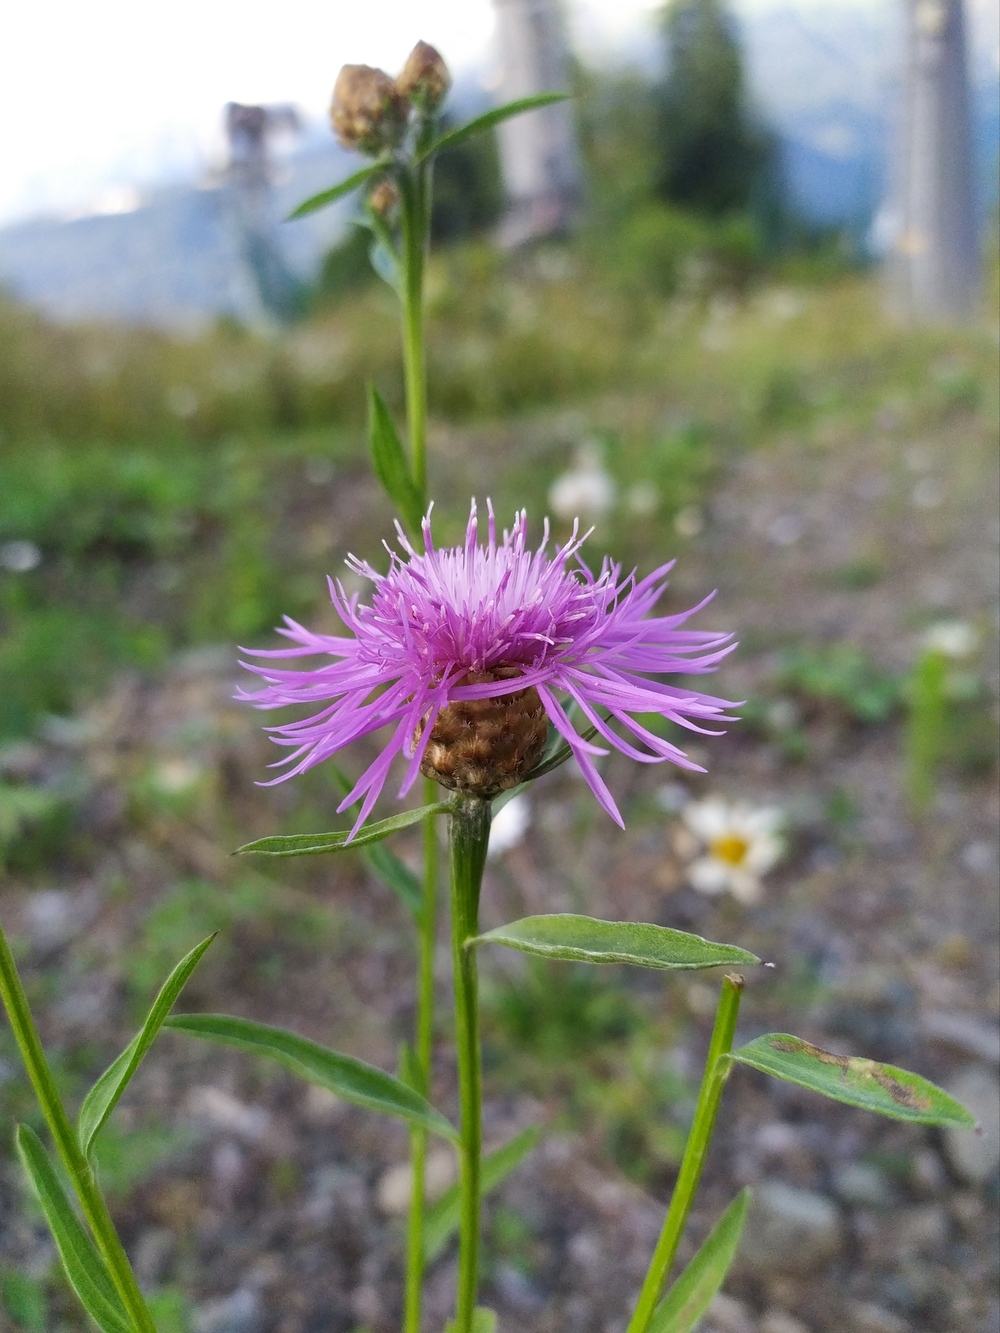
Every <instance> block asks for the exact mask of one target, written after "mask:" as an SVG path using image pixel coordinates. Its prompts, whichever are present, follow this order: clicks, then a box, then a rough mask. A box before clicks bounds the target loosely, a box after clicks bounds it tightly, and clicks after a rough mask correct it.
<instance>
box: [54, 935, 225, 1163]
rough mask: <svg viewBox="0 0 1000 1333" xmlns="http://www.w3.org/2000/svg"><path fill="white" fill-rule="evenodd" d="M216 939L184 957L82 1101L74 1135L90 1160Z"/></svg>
mask: <svg viewBox="0 0 1000 1333" xmlns="http://www.w3.org/2000/svg"><path fill="white" fill-rule="evenodd" d="M214 939H215V935H209V937H208V939H206V940H202V942H201V943H200V944H199V945H197V947H196V948H194V949H192V950H191V952H190V953H189V954H187V955H186V957H184V958H182V959H181V961H180V962H179V963H178V964H177V966H176V967H175V968H174V970H173V971H172V972H171V973H170V976H169V977H167V979H166V981H165V982H164V984H163V987H162V989H161V991H160V993H159V995H157V997H156V1000H155V1002H154V1004H153V1007H152V1009H150V1011H149V1013H148V1014H147V1015H146V1021H145V1023H143V1025H142V1027H141V1028H140V1030H139V1031H138V1032H137V1033H136V1035H135V1036H134V1037H133V1038H132V1040H131V1041H130V1042H129V1044H128V1045H127V1046H126V1047H125V1049H124V1051H122V1053H121V1055H119V1057H118V1059H117V1060H115V1062H114V1064H112V1065H110V1066H109V1067H108V1068H107V1069H106V1070H105V1071H104V1073H103V1074H102V1075H101V1077H100V1078H99V1079H98V1080H97V1082H96V1083H95V1084H94V1086H93V1087H92V1088H91V1089H90V1091H89V1092H88V1093H87V1095H86V1097H85V1098H84V1099H83V1105H82V1106H81V1107H80V1115H79V1117H78V1119H77V1133H78V1135H79V1138H80V1147H81V1148H82V1149H83V1151H84V1153H85V1154H86V1156H87V1157H88V1158H89V1157H90V1155H91V1151H92V1149H93V1145H94V1140H95V1139H96V1137H97V1135H98V1134H99V1133H100V1131H101V1129H102V1128H103V1126H104V1123H105V1121H106V1120H107V1118H108V1116H109V1115H110V1114H111V1112H112V1111H113V1110H114V1109H115V1106H116V1105H117V1103H118V1099H119V1097H120V1096H121V1095H122V1093H123V1092H124V1091H125V1089H126V1088H127V1087H128V1083H129V1080H130V1079H131V1077H132V1075H133V1074H134V1073H135V1071H136V1070H137V1069H138V1068H139V1065H140V1064H141V1063H142V1059H143V1056H144V1055H145V1054H146V1052H147V1051H148V1050H149V1048H150V1046H152V1044H153V1040H154V1038H155V1037H156V1034H157V1033H158V1032H159V1030H160V1028H161V1026H162V1025H163V1020H164V1019H165V1018H166V1016H167V1014H169V1013H170V1010H171V1009H172V1008H173V1007H174V1005H175V1004H176V1002H177V997H178V996H179V995H180V993H181V991H182V990H183V989H184V987H185V985H186V984H187V980H188V978H189V977H190V975H191V973H192V972H193V971H194V970H195V968H196V967H197V966H198V963H199V962H200V961H201V956H202V954H203V953H204V952H205V950H206V949H207V948H208V946H209V945H210V944H211V943H212V941H213V940H214Z"/></svg>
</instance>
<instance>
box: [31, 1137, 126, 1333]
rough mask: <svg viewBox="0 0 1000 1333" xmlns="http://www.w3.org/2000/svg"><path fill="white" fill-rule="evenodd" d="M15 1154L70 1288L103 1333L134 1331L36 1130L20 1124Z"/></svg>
mask: <svg viewBox="0 0 1000 1333" xmlns="http://www.w3.org/2000/svg"><path fill="white" fill-rule="evenodd" d="M16 1143H17V1152H18V1156H19V1157H20V1159H21V1165H22V1166H23V1167H24V1170H25V1174H26V1175H27V1177H28V1179H29V1180H30V1181H31V1187H32V1189H33V1190H34V1192H35V1194H36V1196H37V1198H38V1202H39V1203H40V1204H41V1207H42V1212H43V1213H44V1214H45V1220H46V1222H48V1224H49V1230H50V1231H51V1232H52V1239H53V1240H54V1241H55V1243H56V1249H57V1250H58V1251H59V1258H60V1259H61V1260H62V1265H63V1268H64V1269H65V1270H66V1276H67V1278H68V1279H69V1284H70V1286H71V1287H72V1288H73V1290H74V1291H75V1292H76V1294H77V1296H78V1297H79V1299H80V1304H81V1305H82V1306H83V1308H84V1309H85V1310H86V1311H87V1313H88V1314H89V1315H90V1317H91V1319H93V1321H94V1323H95V1324H97V1326H98V1328H100V1329H102V1330H103V1333H132V1323H131V1320H130V1319H129V1318H128V1316H127V1315H126V1313H125V1311H124V1309H123V1308H122V1304H121V1301H120V1300H119V1298H118V1293H117V1292H116V1291H115V1288H114V1283H113V1282H112V1281H111V1277H110V1274H109V1273H108V1270H107V1268H106V1267H105V1265H104V1260H103V1259H102V1258H101V1256H100V1254H99V1253H98V1251H97V1246H96V1245H95V1244H94V1242H93V1241H92V1240H91V1238H90V1236H89V1235H88V1234H87V1232H86V1231H85V1230H84V1228H83V1224H82V1223H81V1222H80V1220H79V1218H78V1217H77V1215H76V1213H75V1212H74V1211H73V1208H72V1205H71V1204H70V1201H69V1199H68V1198H67V1197H66V1191H65V1190H64V1189H63V1187H62V1182H61V1181H60V1179H59V1176H58V1175H57V1174H56V1169H55V1167H54V1166H53V1165H52V1160H51V1158H50V1157H49V1155H48V1153H47V1152H46V1151H45V1149H44V1147H43V1146H42V1143H41V1140H40V1139H39V1137H38V1135H37V1134H36V1133H35V1132H34V1130H32V1129H30V1128H29V1127H28V1126H27V1125H18V1127H17V1135H16Z"/></svg>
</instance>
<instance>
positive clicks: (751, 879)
mask: <svg viewBox="0 0 1000 1333" xmlns="http://www.w3.org/2000/svg"><path fill="white" fill-rule="evenodd" d="M681 818H682V819H683V820H684V823H685V824H686V825H687V827H688V828H689V829H690V830H691V832H692V833H693V834H694V835H695V837H696V838H697V839H698V840H699V842H700V843H701V844H702V845H703V847H704V848H705V851H704V853H703V855H701V856H699V857H697V859H695V860H694V861H692V862H691V864H690V865H689V866H688V872H687V873H688V879H689V880H690V882H691V885H692V887H693V888H695V889H697V890H698V892H699V893H710V894H717V893H724V892H725V891H726V890H728V891H729V892H730V893H731V894H732V895H733V897H734V898H738V899H739V901H740V902H741V903H755V902H757V901H758V900H759V899H760V894H761V884H760V882H761V879H762V878H763V876H764V875H766V874H767V872H768V871H769V870H771V869H772V868H773V867H774V866H775V865H777V863H778V861H780V859H781V857H782V854H783V853H784V850H785V844H784V840H783V839H782V837H781V836H780V829H781V826H782V824H783V823H784V816H783V814H782V812H781V811H780V810H779V809H777V808H776V807H775V806H757V807H755V806H752V805H748V804H746V803H745V802H743V801H735V802H731V801H724V800H723V799H722V798H721V797H718V796H711V797H709V798H708V799H707V800H704V801H692V802H690V804H688V805H686V806H685V807H684V810H683V811H682V814H681Z"/></svg>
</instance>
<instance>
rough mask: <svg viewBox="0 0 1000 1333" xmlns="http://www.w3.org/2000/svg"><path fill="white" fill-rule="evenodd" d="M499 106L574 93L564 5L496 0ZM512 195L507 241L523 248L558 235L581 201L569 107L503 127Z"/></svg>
mask: <svg viewBox="0 0 1000 1333" xmlns="http://www.w3.org/2000/svg"><path fill="white" fill-rule="evenodd" d="M494 5H495V8H496V13H497V36H498V41H499V47H500V60H501V81H500V91H499V96H500V102H501V104H502V103H504V102H513V101H515V100H516V99H517V98H521V97H531V96H534V95H535V94H536V93H547V92H560V91H564V90H566V89H567V88H568V86H569V47H568V44H567V39H566V31H565V27H564V25H563V21H562V13H561V10H560V6H559V3H558V0H494ZM498 133H499V138H500V160H501V164H502V167H503V176H504V187H505V190H506V199H507V207H506V215H505V218H504V222H503V225H502V228H501V239H502V240H503V241H504V242H505V243H506V244H508V245H520V244H522V243H523V242H525V241H529V240H535V239H537V238H540V237H543V236H553V235H558V234H559V233H561V232H565V231H566V230H567V228H568V227H569V226H570V224H571V222H572V220H573V216H574V214H575V212H576V209H577V206H578V204H579V201H580V189H581V176H580V163H579V158H578V155H577V148H576V138H575V135H574V128H573V113H572V109H571V106H570V104H569V103H568V102H560V103H557V104H556V105H554V106H547V107H541V108H539V110H537V111H529V112H526V113H525V114H524V115H523V116H515V117H513V119H511V120H508V121H505V122H504V123H503V124H501V125H500V127H499V131H498Z"/></svg>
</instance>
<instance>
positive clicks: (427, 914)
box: [403, 778, 440, 1333]
mask: <svg viewBox="0 0 1000 1333" xmlns="http://www.w3.org/2000/svg"><path fill="white" fill-rule="evenodd" d="M439 795H440V792H439V791H438V788H437V785H436V783H434V782H433V781H432V780H431V779H430V778H425V779H424V800H425V803H426V804H427V805H433V804H434V803H435V801H436V800H437V797H438V796H439ZM436 926H437V824H436V822H435V818H434V816H433V815H428V817H427V819H426V820H425V821H424V901H423V906H422V909H421V915H420V922H419V937H418V938H419V949H420V960H419V965H418V980H417V1042H416V1072H417V1078H418V1080H419V1084H420V1086H419V1087H418V1088H417V1091H418V1092H419V1093H421V1094H422V1095H423V1096H424V1097H429V1095H430V1090H431V1056H432V1053H433V1046H434V947H435V944H436V936H437V931H436ZM410 1147H411V1153H410V1156H411V1162H412V1167H413V1189H412V1194H411V1196H410V1217H409V1225H408V1228H407V1238H406V1303H405V1317H404V1323H403V1328H404V1333H420V1319H421V1313H422V1304H423V1302H422V1296H423V1282H424V1214H425V1211H426V1198H425V1175H426V1165H427V1132H426V1130H423V1129H415V1130H413V1132H412V1134H411V1135H410Z"/></svg>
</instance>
